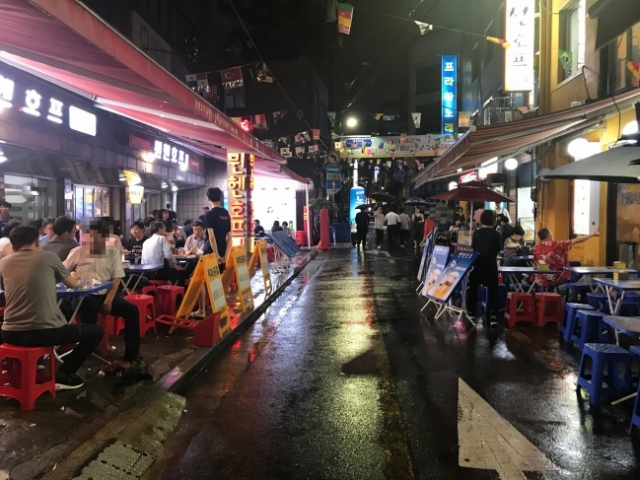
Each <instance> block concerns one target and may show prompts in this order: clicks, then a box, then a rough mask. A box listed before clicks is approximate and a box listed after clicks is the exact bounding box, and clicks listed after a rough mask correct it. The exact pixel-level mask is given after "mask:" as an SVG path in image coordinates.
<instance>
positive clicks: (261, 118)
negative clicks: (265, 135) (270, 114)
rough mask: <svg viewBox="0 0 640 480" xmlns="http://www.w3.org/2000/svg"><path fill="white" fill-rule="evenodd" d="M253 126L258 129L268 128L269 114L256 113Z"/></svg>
mask: <svg viewBox="0 0 640 480" xmlns="http://www.w3.org/2000/svg"><path fill="white" fill-rule="evenodd" d="M253 128H255V129H256V130H268V129H269V126H268V125H267V116H266V115H263V114H258V115H254V116H253Z"/></svg>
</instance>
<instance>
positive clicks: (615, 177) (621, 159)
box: [539, 146, 640, 183]
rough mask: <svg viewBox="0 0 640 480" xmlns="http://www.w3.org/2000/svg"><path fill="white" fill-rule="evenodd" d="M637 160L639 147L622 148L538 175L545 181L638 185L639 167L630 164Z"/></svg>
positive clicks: (639, 177) (639, 153) (639, 180)
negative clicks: (589, 181) (592, 181)
mask: <svg viewBox="0 0 640 480" xmlns="http://www.w3.org/2000/svg"><path fill="white" fill-rule="evenodd" d="M638 159H640V147H636V146H623V147H618V148H612V149H611V150H607V151H606V152H602V153H597V154H596V155H593V156H591V157H588V158H585V159H583V160H579V161H577V162H571V163H569V164H567V165H564V166H562V167H558V168H555V169H553V170H551V171H550V172H546V173H544V172H539V174H540V176H541V177H542V178H545V179H547V178H556V179H561V180H575V179H580V180H594V181H597V182H615V183H640V165H631V164H630V162H633V161H635V160H638Z"/></svg>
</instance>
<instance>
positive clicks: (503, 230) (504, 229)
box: [496, 215, 513, 244]
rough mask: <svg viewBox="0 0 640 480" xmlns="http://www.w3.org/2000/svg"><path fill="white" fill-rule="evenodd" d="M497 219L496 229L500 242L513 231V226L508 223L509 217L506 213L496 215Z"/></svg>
mask: <svg viewBox="0 0 640 480" xmlns="http://www.w3.org/2000/svg"><path fill="white" fill-rule="evenodd" d="M496 217H497V219H498V226H497V227H496V230H497V231H498V233H499V234H500V236H501V237H502V243H503V244H504V242H505V240H506V239H507V238H509V237H510V236H511V234H512V233H513V227H512V226H511V225H510V224H509V218H508V217H507V216H506V215H496Z"/></svg>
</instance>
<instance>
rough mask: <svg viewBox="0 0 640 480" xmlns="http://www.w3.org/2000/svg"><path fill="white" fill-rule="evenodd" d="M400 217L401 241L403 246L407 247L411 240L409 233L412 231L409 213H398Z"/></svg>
mask: <svg viewBox="0 0 640 480" xmlns="http://www.w3.org/2000/svg"><path fill="white" fill-rule="evenodd" d="M398 217H399V219H400V242H402V243H401V246H402V248H405V247H406V246H407V242H408V241H409V233H410V229H409V224H410V221H409V215H407V214H406V213H404V212H402V213H401V214H400V215H398Z"/></svg>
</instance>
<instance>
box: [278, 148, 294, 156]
mask: <svg viewBox="0 0 640 480" xmlns="http://www.w3.org/2000/svg"><path fill="white" fill-rule="evenodd" d="M280 155H282V156H283V157H284V158H291V156H292V155H291V149H290V148H281V149H280Z"/></svg>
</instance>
